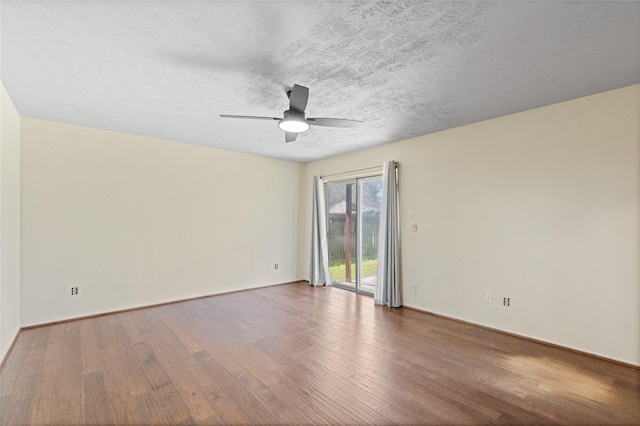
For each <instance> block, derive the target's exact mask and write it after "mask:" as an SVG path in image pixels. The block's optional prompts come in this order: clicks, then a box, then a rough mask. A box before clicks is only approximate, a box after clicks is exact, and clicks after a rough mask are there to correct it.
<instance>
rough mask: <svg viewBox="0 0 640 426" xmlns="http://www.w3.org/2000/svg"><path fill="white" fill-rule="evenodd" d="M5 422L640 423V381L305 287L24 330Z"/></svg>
mask: <svg viewBox="0 0 640 426" xmlns="http://www.w3.org/2000/svg"><path fill="white" fill-rule="evenodd" d="M0 407H1V410H2V411H1V424H3V425H19V424H105V425H106V424H158V425H160V424H270V425H285V424H291V425H293V424H295V425H302V424H353V425H355V424H372V425H378V424H380V425H390V424H440V425H453V424H469V425H471V424H499V423H501V424H570V425H577V424H602V425H618V424H640V371H638V370H636V369H633V368H629V367H625V366H622V365H617V364H614V363H610V362H607V361H602V360H597V359H593V358H590V357H587V356H583V355H579V354H575V353H572V352H569V351H564V350H561V349H556V348H552V347H549V346H546V345H542V344H538V343H534V342H530V341H527V340H523V339H518V338H515V337H511V336H507V335H504V334H501V333H496V332H493V331H489V330H485V329H482V328H479V327H474V326H471V325H467V324H462V323H459V322H456V321H451V320H447V319H444V318H439V317H436V316H433V315H428V314H424V313H420V312H416V311H413V310H408V309H388V308H385V307H380V306H374V305H373V301H372V300H371V298H369V297H366V296H360V295H356V294H354V293H351V292H348V291H344V290H340V289H335V288H312V287H309V286H308V285H306V284H304V283H296V284H290V285H284V286H277V287H270V288H264V289H259V290H251V291H246V292H240V293H234V294H228V295H222V296H215V297H210V298H205V299H199V300H194V301H188V302H182V303H176V304H171V305H165V306H160V307H155V308H149V309H141V310H137V311H131V312H126V313H119V314H113V315H108V316H102V317H96V318H91V319H84V320H78V321H73V322H67V323H63V324H57V325H51V326H47V327H41V328H36V329H31V330H25V331H22V332H21V333H20V334H19V336H18V339H17V341H16V344H15V346H14V349H13V351H12V352H11V353H10V355H9V357H8V358H7V360H6V362H5V365H4V367H3V369H2V371H0Z"/></svg>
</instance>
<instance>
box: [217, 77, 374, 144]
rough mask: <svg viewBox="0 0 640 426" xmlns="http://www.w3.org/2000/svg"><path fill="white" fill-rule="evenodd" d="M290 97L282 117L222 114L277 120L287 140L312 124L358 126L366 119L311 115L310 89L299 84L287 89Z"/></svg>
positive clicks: (227, 116) (225, 116)
mask: <svg viewBox="0 0 640 426" xmlns="http://www.w3.org/2000/svg"><path fill="white" fill-rule="evenodd" d="M287 96H288V97H289V109H288V110H286V111H285V112H284V113H283V117H282V118H278V117H256V116H253V115H220V117H222V118H243V119H250V120H276V121H277V122H278V127H279V128H280V130H283V131H285V132H286V133H285V137H284V139H285V142H293V141H295V140H296V137H297V136H298V133H303V132H306V131H307V130H309V128H310V127H311V126H325V127H349V128H353V127H358V126H359V125H361V124H362V123H364V121H359V120H347V119H346V118H320V117H313V118H312V117H309V118H307V117H306V116H305V114H304V110H305V108H306V107H307V101H308V99H309V89H308V88H306V87H304V86H299V85H297V84H294V85H293V89H291V90H289V91H287Z"/></svg>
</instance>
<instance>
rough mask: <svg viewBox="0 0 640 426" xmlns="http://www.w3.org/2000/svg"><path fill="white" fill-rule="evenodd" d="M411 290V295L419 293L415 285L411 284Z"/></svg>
mask: <svg viewBox="0 0 640 426" xmlns="http://www.w3.org/2000/svg"><path fill="white" fill-rule="evenodd" d="M409 290H411V293H415V292H416V291H417V287H416V285H415V284H411V285H410V286H409Z"/></svg>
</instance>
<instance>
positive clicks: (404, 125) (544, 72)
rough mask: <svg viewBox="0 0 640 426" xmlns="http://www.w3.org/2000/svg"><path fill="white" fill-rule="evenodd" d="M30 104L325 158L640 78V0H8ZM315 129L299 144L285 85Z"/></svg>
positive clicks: (86, 122) (230, 145) (145, 131)
mask: <svg viewBox="0 0 640 426" xmlns="http://www.w3.org/2000/svg"><path fill="white" fill-rule="evenodd" d="M1 8H2V9H1V18H0V19H1V24H2V27H1V36H2V44H1V47H2V50H1V52H0V53H1V63H0V71H1V78H2V81H3V83H4V85H5V87H6V88H7V91H8V92H9V94H10V95H11V97H12V98H13V101H14V103H15V105H16V107H17V109H18V111H19V112H20V114H22V115H23V116H27V117H35V118H41V119H46V120H53V121H59V122H65V123H71V124H77V125H82V126H89V127H94V128H100V129H108V130H115V131H120V132H126V133H133V134H138V135H144V136H151V137H156V138H161V139H168V140H173V141H179V142H186V143H193V144H198V145H206V146H212V147H217V148H223V149H230V150H235V151H241V152H248V153H254V154H258V155H265V156H270V157H278V158H284V159H290V160H296V161H311V160H315V159H320V158H325V157H329V156H332V155H336V154H340V153H344V152H348V151H353V150H357V149H362V148H365V147H368V146H373V145H379V144H384V143H388V142H393V141H397V140H401V139H406V138H410V137H414V136H418V135H422V134H426V133H431V132H435V131H438V130H443V129H447V128H451V127H456V126H460V125H464V124H468V123H472V122H476V121H480V120H485V119H489V118H493V117H498V116H502V115H506V114H510V113H514V112H519V111H524V110H527V109H531V108H535V107H539V106H543V105H549V104H552V103H556V102H560V101H564V100H569V99H574V98H577V97H581V96H585V95H589V94H593V93H598V92H602V91H605V90H610V89H615V88H619V87H623V86H627V85H631V84H635V83H640V2H616V1H606V2H560V1H558V2H425V1H403V2H370V1H349V2H335V1H334V2H318V1H285V2H271V1H255V2H235V1H227V2H220V1H218V2H189V1H182V2H142V1H141V2H115V1H113V2H73V1H71V2H69V1H67V2H55V1H47V2H27V1H18V2H5V1H3V2H2V3H1ZM294 83H297V84H300V85H303V86H307V87H309V89H310V97H309V104H308V106H307V114H308V116H316V117H317V116H319V117H342V118H350V119H359V120H364V121H365V122H366V123H365V125H364V126H362V127H361V128H359V129H332V128H326V127H313V128H312V129H311V130H310V131H309V132H307V133H304V134H301V135H300V136H299V137H298V139H297V141H296V142H293V143H289V144H285V142H284V133H283V132H282V131H280V130H279V129H278V128H277V125H276V123H275V122H269V121H248V120H246V121H245V120H243V121H241V120H229V119H226V120H225V119H222V118H219V117H218V115H219V114H241V115H266V116H281V114H282V111H284V110H285V109H287V104H288V101H287V98H286V95H285V90H286V89H287V88H290V87H291V86H292V85H293V84H294Z"/></svg>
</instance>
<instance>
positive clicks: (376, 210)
mask: <svg viewBox="0 0 640 426" xmlns="http://www.w3.org/2000/svg"><path fill="white" fill-rule="evenodd" d="M381 207H382V177H381V176H374V177H370V178H364V179H358V224H359V228H358V244H357V246H358V266H359V267H358V271H359V278H358V289H359V290H360V291H362V292H363V293H370V294H373V292H374V291H375V288H376V282H377V271H378V237H379V234H380V209H381Z"/></svg>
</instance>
